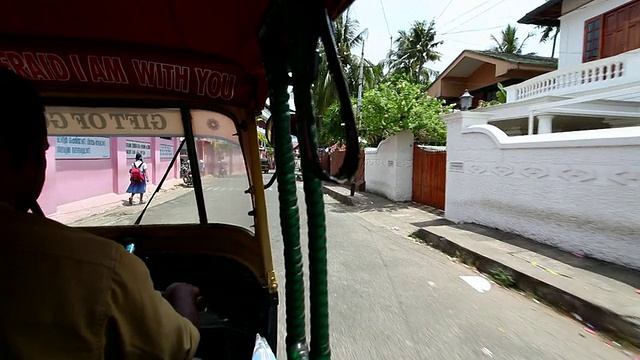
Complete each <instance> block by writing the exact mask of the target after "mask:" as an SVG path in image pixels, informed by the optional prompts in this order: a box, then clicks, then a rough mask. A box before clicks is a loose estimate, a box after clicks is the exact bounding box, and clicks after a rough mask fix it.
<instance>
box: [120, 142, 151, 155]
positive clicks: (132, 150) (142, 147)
mask: <svg viewBox="0 0 640 360" xmlns="http://www.w3.org/2000/svg"><path fill="white" fill-rule="evenodd" d="M125 147H126V149H127V159H135V158H136V154H138V153H140V154H142V158H143V159H149V158H151V143H149V142H144V141H135V140H127V142H126V145H125Z"/></svg>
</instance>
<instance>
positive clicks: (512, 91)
mask: <svg viewBox="0 0 640 360" xmlns="http://www.w3.org/2000/svg"><path fill="white" fill-rule="evenodd" d="M638 65H640V50H634V51H629V52H626V53H624V54H620V55H617V56H612V57H609V58H606V59H601V60H596V61H591V62H588V63H584V64H578V65H576V66H572V67H567V68H563V69H559V70H556V71H553V72H549V73H546V74H544V75H540V76H537V77H535V78H533V79H530V80H527V81H525V82H522V83H519V84H516V85H513V86H509V87H507V88H506V90H507V102H508V103H511V102H516V101H522V100H531V99H535V98H539V97H544V96H569V97H573V96H574V95H577V93H583V92H591V91H594V92H599V91H601V90H605V89H606V90H613V89H614V88H618V87H619V86H621V85H627V84H629V85H631V84H632V83H634V82H638V81H640V67H639V66H638Z"/></svg>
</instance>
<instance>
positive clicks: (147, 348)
mask: <svg viewBox="0 0 640 360" xmlns="http://www.w3.org/2000/svg"><path fill="white" fill-rule="evenodd" d="M199 340H200V336H199V333H198V330H197V329H196V328H195V327H194V326H193V325H192V324H191V322H190V321H189V320H187V319H186V318H184V317H182V316H181V315H179V314H178V313H176V312H175V311H174V310H173V308H172V307H171V305H170V304H169V303H168V302H167V301H166V300H165V299H164V298H163V297H162V295H161V294H160V293H159V292H157V291H155V290H154V289H153V284H152V282H151V278H150V277H149V272H148V270H147V268H146V266H145V265H144V263H143V262H142V261H141V260H140V259H138V258H137V257H136V256H135V255H132V254H129V253H127V252H126V251H125V250H124V248H123V247H122V246H120V245H118V244H116V243H115V242H113V241H110V240H107V239H103V238H100V237H97V236H94V235H92V234H89V233H87V232H84V231H81V230H77V229H73V228H70V227H67V226H64V225H62V224H59V223H57V222H55V221H52V220H48V219H45V218H43V217H41V216H39V215H34V214H26V213H20V212H17V211H14V210H13V209H11V208H9V207H8V206H7V205H5V204H2V203H0V359H38V360H40V359H82V360H88V359H180V360H182V359H190V358H192V357H193V356H194V353H195V350H196V347H197V345H198V341H199Z"/></svg>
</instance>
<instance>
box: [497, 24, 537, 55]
mask: <svg viewBox="0 0 640 360" xmlns="http://www.w3.org/2000/svg"><path fill="white" fill-rule="evenodd" d="M517 32H518V28H517V27H515V26H513V25H511V24H509V25H507V27H506V28H504V30H502V31H501V32H500V38H499V39H498V38H496V37H495V36H493V35H491V40H492V41H493V42H494V43H495V44H496V46H494V47H492V48H491V50H493V51H497V52H499V53H503V54H517V55H520V54H522V50H523V48H524V45H525V44H526V42H527V40H529V38H530V37H532V36H534V35H535V34H534V33H533V32H530V33H527V36H526V37H525V38H524V39H523V40H522V41H520V38H518V35H517Z"/></svg>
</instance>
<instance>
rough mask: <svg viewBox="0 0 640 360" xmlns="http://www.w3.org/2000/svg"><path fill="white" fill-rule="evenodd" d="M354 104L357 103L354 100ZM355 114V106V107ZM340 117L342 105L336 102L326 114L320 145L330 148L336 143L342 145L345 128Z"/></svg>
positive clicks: (319, 137)
mask: <svg viewBox="0 0 640 360" xmlns="http://www.w3.org/2000/svg"><path fill="white" fill-rule="evenodd" d="M351 103H352V104H355V103H356V101H355V100H352V101H351ZM354 113H355V105H354ZM341 124H342V118H341V117H340V103H338V102H335V103H333V104H331V106H329V108H328V109H327V110H326V112H325V116H324V121H323V122H322V126H321V127H320V129H319V131H318V145H320V146H330V145H333V144H335V143H342V142H344V141H345V139H344V126H342V125H341Z"/></svg>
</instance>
